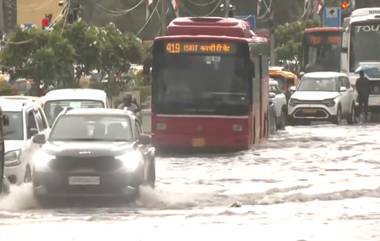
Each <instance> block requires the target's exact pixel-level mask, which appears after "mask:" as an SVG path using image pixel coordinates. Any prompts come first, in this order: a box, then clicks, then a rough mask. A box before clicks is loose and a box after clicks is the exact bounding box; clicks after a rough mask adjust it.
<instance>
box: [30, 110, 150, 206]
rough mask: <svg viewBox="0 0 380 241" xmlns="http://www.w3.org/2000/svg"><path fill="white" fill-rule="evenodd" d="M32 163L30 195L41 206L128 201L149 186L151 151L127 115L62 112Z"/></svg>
mask: <svg viewBox="0 0 380 241" xmlns="http://www.w3.org/2000/svg"><path fill="white" fill-rule="evenodd" d="M33 142H34V143H35V144H39V145H43V147H42V149H40V150H39V152H38V153H36V154H35V155H34V157H33V173H34V174H33V190H34V195H35V197H36V199H37V200H40V201H42V203H43V202H45V201H47V200H48V199H50V198H54V197H55V198H59V197H133V196H136V195H137V194H138V191H139V187H140V185H143V184H146V185H150V186H151V187H154V185H155V175H156V174H155V149H154V147H152V146H151V145H150V136H147V135H143V134H141V126H140V122H138V121H137V118H136V116H135V115H134V114H133V113H132V112H130V111H124V110H119V109H102V108H96V109H71V110H67V109H66V110H65V111H63V112H62V113H61V114H60V115H59V116H58V117H57V120H56V121H55V122H54V124H53V127H52V129H51V132H50V134H49V136H48V137H47V138H45V136H44V135H36V136H35V137H34V138H33Z"/></svg>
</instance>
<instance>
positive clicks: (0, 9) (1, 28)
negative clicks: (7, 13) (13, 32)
mask: <svg viewBox="0 0 380 241" xmlns="http://www.w3.org/2000/svg"><path fill="white" fill-rule="evenodd" d="M4 20H5V19H4V2H3V0H0V38H1V37H2V35H3V34H4V32H5V25H4Z"/></svg>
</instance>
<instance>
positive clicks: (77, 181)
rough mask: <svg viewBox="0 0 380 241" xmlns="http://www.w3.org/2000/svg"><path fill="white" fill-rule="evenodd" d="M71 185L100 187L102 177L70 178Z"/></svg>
mask: <svg viewBox="0 0 380 241" xmlns="http://www.w3.org/2000/svg"><path fill="white" fill-rule="evenodd" d="M69 185H100V177H98V176H71V177H69Z"/></svg>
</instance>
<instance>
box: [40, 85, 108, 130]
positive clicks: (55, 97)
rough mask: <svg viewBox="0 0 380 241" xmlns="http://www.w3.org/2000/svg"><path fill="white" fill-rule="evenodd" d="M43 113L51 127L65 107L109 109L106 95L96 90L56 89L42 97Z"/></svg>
mask: <svg viewBox="0 0 380 241" xmlns="http://www.w3.org/2000/svg"><path fill="white" fill-rule="evenodd" d="M42 101H43V105H44V111H45V113H46V117H47V119H48V122H49V126H51V125H52V124H53V122H54V120H55V118H56V117H57V116H58V114H59V113H60V112H61V111H62V110H63V109H64V108H66V107H71V108H74V109H76V108H109V107H110V105H109V102H108V98H107V94H106V92H105V91H103V90H98V89H57V90H51V91H49V92H48V93H47V94H46V95H45V96H43V97H42Z"/></svg>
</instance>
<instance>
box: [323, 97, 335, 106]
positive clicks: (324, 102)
mask: <svg viewBox="0 0 380 241" xmlns="http://www.w3.org/2000/svg"><path fill="white" fill-rule="evenodd" d="M322 103H323V104H324V105H326V106H328V107H333V106H334V105H335V100H334V99H327V100H324V101H323V102H322Z"/></svg>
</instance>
